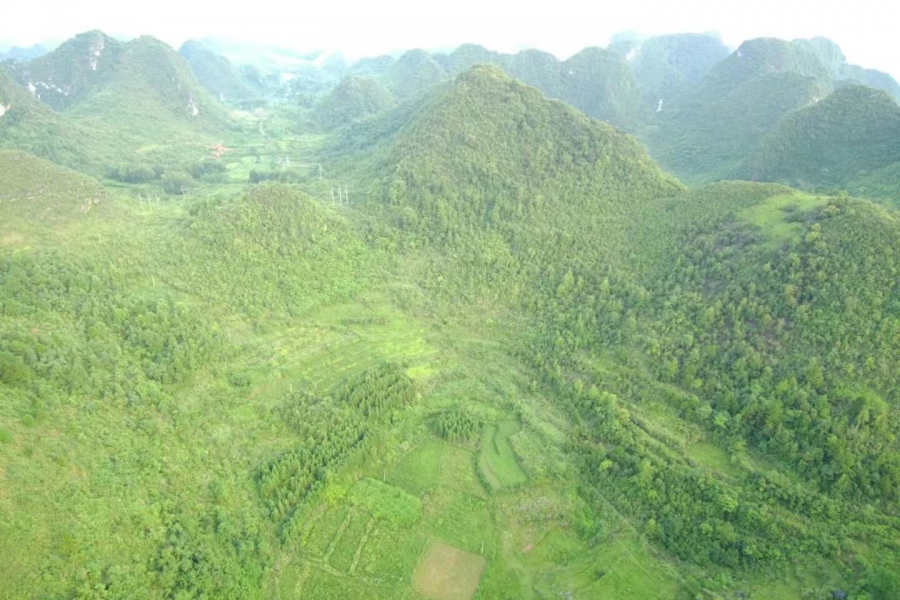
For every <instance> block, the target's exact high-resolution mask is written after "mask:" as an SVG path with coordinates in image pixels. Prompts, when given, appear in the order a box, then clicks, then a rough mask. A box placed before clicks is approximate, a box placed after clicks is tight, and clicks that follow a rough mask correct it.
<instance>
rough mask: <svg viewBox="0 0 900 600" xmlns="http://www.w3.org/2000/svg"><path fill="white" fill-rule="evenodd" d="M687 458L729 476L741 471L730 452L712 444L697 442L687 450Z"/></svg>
mask: <svg viewBox="0 0 900 600" xmlns="http://www.w3.org/2000/svg"><path fill="white" fill-rule="evenodd" d="M686 454H687V456H689V457H690V458H692V459H693V460H695V461H697V462H698V463H700V464H701V465H703V466H704V467H707V468H709V469H714V470H716V471H719V472H721V473H725V474H727V475H737V474H738V473H739V472H740V470H739V469H738V468H737V467H735V465H733V464H732V462H731V457H730V456H729V455H728V452H726V451H725V450H723V449H722V448H720V447H719V446H716V445H715V444H713V443H710V442H697V443H695V444H691V445H690V446H688V448H687V452H686Z"/></svg>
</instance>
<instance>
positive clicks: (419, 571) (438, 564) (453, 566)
mask: <svg viewBox="0 0 900 600" xmlns="http://www.w3.org/2000/svg"><path fill="white" fill-rule="evenodd" d="M486 565H487V561H485V559H484V557H483V556H479V555H477V554H472V553H470V552H464V551H463V550H459V549H457V548H454V547H453V546H448V545H446V544H442V543H440V542H434V543H432V544H431V545H430V546H429V547H428V549H427V550H426V552H425V554H424V555H423V556H422V560H421V561H420V562H419V566H418V567H417V568H416V572H415V574H414V575H413V588H414V589H415V590H416V591H417V592H419V593H420V594H422V595H423V596H425V597H426V598H429V599H430V600H471V598H472V597H474V596H475V592H477V591H478V584H479V583H480V582H481V575H482V573H484V568H485V566H486Z"/></svg>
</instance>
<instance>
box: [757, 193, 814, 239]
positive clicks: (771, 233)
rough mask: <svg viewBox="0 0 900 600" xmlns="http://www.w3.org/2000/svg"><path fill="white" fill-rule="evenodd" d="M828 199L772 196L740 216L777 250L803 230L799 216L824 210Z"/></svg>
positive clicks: (803, 196)
mask: <svg viewBox="0 0 900 600" xmlns="http://www.w3.org/2000/svg"><path fill="white" fill-rule="evenodd" d="M827 202H828V198H827V197H823V196H812V195H809V194H802V193H799V192H798V193H793V194H784V195H780V196H773V197H771V198H769V199H767V200H764V201H763V202H760V203H758V204H755V205H754V206H751V207H750V208H746V209H744V210H743V211H741V213H740V216H741V218H742V219H744V220H745V221H748V222H750V223H752V224H753V225H756V226H757V227H759V229H760V230H761V231H763V232H765V236H766V240H767V242H768V244H769V245H771V246H779V245H781V244H783V243H784V242H786V241H788V240H791V239H793V238H795V237H796V236H797V234H799V233H800V232H801V231H803V229H804V225H803V214H804V213H806V212H807V211H809V210H810V209H813V208H816V207H819V206H824V205H825V204H827Z"/></svg>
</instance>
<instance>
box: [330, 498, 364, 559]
mask: <svg viewBox="0 0 900 600" xmlns="http://www.w3.org/2000/svg"><path fill="white" fill-rule="evenodd" d="M370 520H371V516H369V515H368V514H367V513H365V512H363V511H359V510H351V511H350V516H349V520H348V521H347V522H346V523H345V524H344V525H343V526H342V529H341V531H340V537H339V538H338V539H337V541H336V542H335V544H334V548H333V549H332V551H331V555H330V556H329V557H328V564H329V565H330V566H331V567H333V568H335V569H337V570H338V571H340V572H341V573H349V571H350V567H351V566H352V565H353V561H354V559H355V558H356V551H357V549H358V548H359V546H360V544H361V543H362V541H363V536H364V535H365V533H366V530H367V529H368V527H369V522H370Z"/></svg>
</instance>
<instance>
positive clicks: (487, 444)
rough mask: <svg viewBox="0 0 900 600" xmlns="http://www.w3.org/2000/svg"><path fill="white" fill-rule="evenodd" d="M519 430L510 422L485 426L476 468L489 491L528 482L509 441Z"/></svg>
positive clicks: (518, 426)
mask: <svg viewBox="0 0 900 600" xmlns="http://www.w3.org/2000/svg"><path fill="white" fill-rule="evenodd" d="M521 429H522V425H521V424H520V423H519V422H518V421H512V420H508V421H501V422H500V423H498V424H497V425H486V426H485V428H484V434H483V435H482V438H481V447H480V453H479V455H478V467H479V469H480V472H481V475H482V477H484V480H485V481H486V482H487V484H488V485H489V486H490V487H491V489H494V490H500V489H503V488H511V487H515V486H520V485H524V484H525V483H527V482H528V475H527V474H526V473H525V471H523V470H522V466H521V465H520V464H519V459H518V458H516V454H515V452H514V451H513V448H512V445H510V441H509V439H510V437H512V436H513V435H515V434H516V433H518V432H519V431H521Z"/></svg>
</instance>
